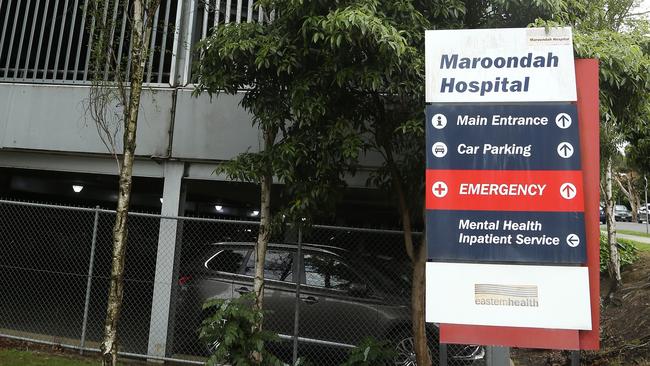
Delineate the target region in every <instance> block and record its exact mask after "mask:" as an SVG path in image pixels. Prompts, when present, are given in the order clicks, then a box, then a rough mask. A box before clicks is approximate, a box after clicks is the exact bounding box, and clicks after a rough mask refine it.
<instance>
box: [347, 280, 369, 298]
mask: <svg viewBox="0 0 650 366" xmlns="http://www.w3.org/2000/svg"><path fill="white" fill-rule="evenodd" d="M348 293H349V294H350V295H352V296H364V295H366V294H367V293H368V286H366V284H365V283H357V282H353V283H351V284H350V288H349V289H348Z"/></svg>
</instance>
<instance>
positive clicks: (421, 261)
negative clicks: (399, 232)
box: [411, 237, 431, 366]
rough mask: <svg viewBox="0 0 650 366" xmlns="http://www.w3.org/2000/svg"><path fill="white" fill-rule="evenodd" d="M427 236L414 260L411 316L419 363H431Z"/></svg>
mask: <svg viewBox="0 0 650 366" xmlns="http://www.w3.org/2000/svg"><path fill="white" fill-rule="evenodd" d="M425 242H426V238H425V237H423V238H422V243H420V245H418V248H417V249H416V250H415V252H414V254H415V257H414V260H413V283H412V284H411V318H412V320H411V321H412V326H413V337H414V340H415V342H414V343H415V358H416V362H417V364H418V365H427V366H428V365H431V359H430V357H429V356H430V355H429V347H428V345H427V333H426V320H425V317H424V309H425V308H424V307H425V270H426V257H427V246H426V244H425Z"/></svg>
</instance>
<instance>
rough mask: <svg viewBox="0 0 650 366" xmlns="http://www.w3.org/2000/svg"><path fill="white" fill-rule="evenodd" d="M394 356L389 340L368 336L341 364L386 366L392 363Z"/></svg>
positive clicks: (346, 365)
mask: <svg viewBox="0 0 650 366" xmlns="http://www.w3.org/2000/svg"><path fill="white" fill-rule="evenodd" d="M394 357H395V351H394V349H393V347H392V346H391V345H390V343H389V342H387V341H377V340H375V339H373V338H366V339H364V340H363V341H361V344H359V345H358V346H357V347H355V348H353V349H352V350H351V351H350V355H349V357H348V360H347V361H346V362H345V363H343V364H342V365H341V366H384V365H389V364H391V363H392V360H393V358H394Z"/></svg>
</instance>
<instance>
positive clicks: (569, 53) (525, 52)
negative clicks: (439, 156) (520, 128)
mask: <svg viewBox="0 0 650 366" xmlns="http://www.w3.org/2000/svg"><path fill="white" fill-rule="evenodd" d="M425 81H426V102H427V103H447V102H465V103H467V102H538V101H539V102H542V101H548V102H561V101H575V100H576V87H575V67H574V60H573V37H572V33H571V28H549V30H548V32H547V30H546V29H544V28H512V29H469V30H436V31H426V33H425Z"/></svg>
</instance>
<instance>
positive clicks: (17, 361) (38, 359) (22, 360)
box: [0, 349, 98, 366]
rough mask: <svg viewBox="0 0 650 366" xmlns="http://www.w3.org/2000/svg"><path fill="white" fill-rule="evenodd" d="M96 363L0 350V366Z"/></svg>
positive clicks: (71, 365) (56, 365)
mask: <svg viewBox="0 0 650 366" xmlns="http://www.w3.org/2000/svg"><path fill="white" fill-rule="evenodd" d="M97 363H98V362H97V361H89V360H82V359H78V358H74V357H72V356H68V355H55V354H50V353H43V352H36V351H22V350H16V349H0V365H21V366H91V365H93V366H96V365H97Z"/></svg>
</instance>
